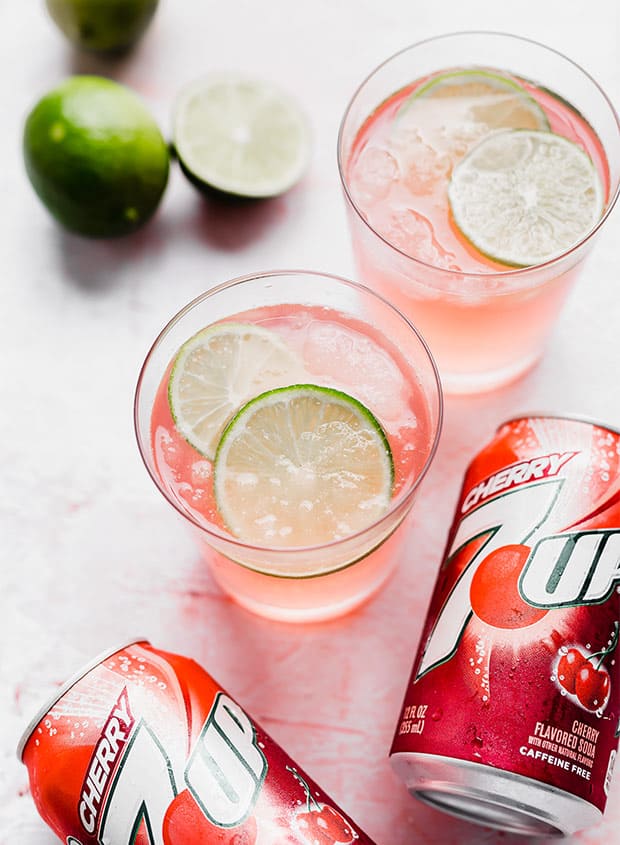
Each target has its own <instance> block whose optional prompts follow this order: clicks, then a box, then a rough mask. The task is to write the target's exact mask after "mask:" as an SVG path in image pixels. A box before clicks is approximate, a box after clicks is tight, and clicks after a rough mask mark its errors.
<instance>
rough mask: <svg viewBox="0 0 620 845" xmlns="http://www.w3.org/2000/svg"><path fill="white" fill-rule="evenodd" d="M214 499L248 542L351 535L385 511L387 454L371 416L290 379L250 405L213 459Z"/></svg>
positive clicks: (390, 472)
mask: <svg viewBox="0 0 620 845" xmlns="http://www.w3.org/2000/svg"><path fill="white" fill-rule="evenodd" d="M214 474H215V497H216V502H217V505H218V508H219V510H220V513H221V514H222V517H223V518H224V521H225V522H226V524H227V525H228V528H229V529H230V530H231V531H232V532H233V533H234V534H235V535H236V536H237V537H240V538H241V539H243V540H245V541H246V542H251V543H257V544H260V545H268V546H304V545H315V544H318V543H323V542H328V541H330V540H334V539H338V538H341V537H344V536H346V535H349V534H352V533H355V532H356V531H359V530H361V529H363V528H365V527H367V526H368V525H370V524H371V523H372V522H374V521H375V520H377V519H379V518H380V517H381V516H382V515H383V514H384V513H385V512H386V510H387V508H388V506H389V502H390V497H391V494H392V486H393V478H394V465H393V460H392V452H391V449H390V446H389V443H388V441H387V438H386V436H385V433H384V432H383V429H382V428H381V425H380V424H379V422H378V421H377V419H376V418H375V417H374V416H373V414H372V413H371V412H370V411H369V410H368V408H366V407H364V405H362V403H361V402H358V401H357V399H354V398H353V397H352V396H349V395H348V394H347V393H343V392H341V391H339V390H334V389H331V388H328V387H319V386H317V385H313V384H298V385H294V386H291V387H284V388H281V389H279V390H271V391H267V392H266V393H263V394H262V395H260V396H257V397H256V398H255V399H253V400H252V401H250V402H248V404H247V405H245V406H244V407H243V408H242V409H241V410H240V411H239V412H238V413H237V415H236V416H235V417H234V418H233V419H232V420H231V421H230V423H229V424H228V426H227V427H226V429H225V430H224V433H223V434H222V439H221V441H220V444H219V446H218V449H217V454H216V457H215V468H214Z"/></svg>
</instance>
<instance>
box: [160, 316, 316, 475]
mask: <svg viewBox="0 0 620 845" xmlns="http://www.w3.org/2000/svg"><path fill="white" fill-rule="evenodd" d="M224 337H229V338H230V339H231V341H232V342H233V343H234V339H237V340H238V341H239V344H240V348H239V353H238V355H237V356H236V360H235V361H232V362H231V361H229V360H220V361H218V360H217V358H218V355H217V352H215V351H214V352H213V353H212V355H213V357H212V358H211V364H212V368H211V371H209V370H206V372H203V373H200V372H198V373H193V374H191V375H192V377H193V378H194V379H196V380H198V381H200V380H201V379H202V380H203V384H201V385H200V393H202V395H199V396H198V397H196V398H195V399H190V400H185V399H184V398H183V396H182V388H183V378H184V377H187V375H188V361H189V358H190V356H191V355H192V353H193V352H196V351H199V350H201V349H205V350H206V349H207V348H208V347H209V345H210V344H211V342H212V341H214V340H216V339H218V338H224ZM243 338H246V339H249V343H251V344H252V346H253V350H252V351H253V352H254V354H251V355H249V354H247V352H249V348H248V350H247V352H246V354H245V356H244V352H243V349H242V348H241V346H242V345H243V343H244V341H243ZM259 352H260V354H261V355H262V357H256V354H257V353H259ZM244 358H245V360H244ZM270 362H271V367H269V366H267V365H268V364H269V363H270ZM231 363H232V364H234V368H231V367H230V366H229V365H230V364H231ZM302 372H304V367H303V364H302V363H301V361H300V360H299V359H298V358H297V356H296V355H295V354H294V353H293V351H292V350H291V349H290V348H289V347H288V346H287V345H286V344H285V343H284V342H283V341H282V340H281V338H280V337H279V336H278V335H277V334H275V333H274V332H271V331H269V330H268V329H265V328H263V327H262V326H257V325H254V324H252V323H239V322H232V321H231V322H224V323H217V324H214V325H212V326H208V327H207V328H206V329H201V330H200V331H199V332H197V333H196V334H195V335H193V336H192V337H191V338H190V339H189V340H187V341H186V342H185V343H184V344H183V346H181V348H180V349H179V351H178V352H177V354H176V357H175V359H174V361H173V364H172V368H171V371H170V377H169V380H168V405H169V408H170V413H171V416H172V419H173V421H174V424H175V426H176V428H177V430H178V431H179V433H180V434H181V435H182V436H183V438H184V439H185V440H186V441H187V442H188V443H189V444H190V446H192V447H193V448H194V449H196V451H197V452H199V453H200V454H201V455H203V456H204V457H206V458H208V459H209V460H213V459H214V456H215V451H216V448H217V444H218V442H219V439H220V436H221V433H222V431H223V429H224V428H225V426H226V424H227V423H228V421H229V420H230V419H231V417H232V416H234V415H235V413H236V412H237V410H238V409H239V407H240V406H242V405H243V404H244V403H245V402H247V401H248V399H249V398H250V397H251V396H253V395H256V392H257V391H256V389H255V388H256V385H258V386H259V387H258V392H261V387H262V389H263V390H264V388H265V387H267V386H270V387H271V385H272V384H273V382H276V383H277V385H278V386H281V385H282V384H283V383H285V382H286V380H287V377H288V378H289V379H290V381H297V380H298V378H299V376H300V374H301V373H302ZM209 375H211V378H209ZM218 376H219V377H220V378H219V380H218ZM235 380H241V382H243V381H244V380H245V385H243V387H244V389H239V385H236V384H235ZM235 388H236V389H235ZM209 389H210V391H211V392H210V393H209V392H208V391H209ZM187 401H191V402H195V403H196V404H198V406H200V403H202V404H203V406H205V405H207V404H208V403H209V401H211V402H212V403H213V404H214V407H212V408H211V409H210V411H209V414H207V415H205V421H206V417H207V416H210V420H209V422H208V424H207V430H206V432H204V433H199V432H198V431H197V426H198V423H197V422H196V420H195V419H192V417H195V415H196V413H199V410H197V408H196V405H194V406H193V408H192V409H190V411H191V412H190V413H189V414H188V413H187V411H186V408H187Z"/></svg>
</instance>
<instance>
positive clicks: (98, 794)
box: [18, 641, 373, 845]
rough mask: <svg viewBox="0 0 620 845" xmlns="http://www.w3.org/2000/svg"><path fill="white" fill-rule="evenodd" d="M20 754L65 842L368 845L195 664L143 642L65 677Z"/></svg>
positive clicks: (42, 807)
mask: <svg viewBox="0 0 620 845" xmlns="http://www.w3.org/2000/svg"><path fill="white" fill-rule="evenodd" d="M18 754H19V755H20V757H21V758H22V759H23V761H24V763H25V764H26V766H27V767H28V771H29V775H30V785H31V791H32V796H33V798H34V801H35V803H36V805H37V809H38V810H39V813H40V814H41V816H42V818H43V819H44V820H45V821H46V822H47V824H48V825H49V826H50V827H51V828H52V830H54V831H55V833H56V834H57V835H58V836H59V837H60V839H61V840H62V842H64V843H65V845H95V843H97V845H276V843H277V845H353V843H357V845H373V843H372V842H371V840H370V839H369V838H368V837H367V836H366V835H365V834H364V833H362V832H361V831H360V829H359V828H358V827H357V825H354V824H353V822H352V821H351V820H350V819H349V818H347V817H346V816H345V815H344V814H343V813H342V812H341V811H340V810H339V809H338V808H337V806H336V805H335V804H334V802H333V801H331V800H330V799H329V798H328V797H327V796H326V795H325V794H324V793H323V792H321V790H320V789H319V787H318V786H317V785H316V784H315V783H314V782H313V781H312V780H311V779H310V778H309V777H308V776H307V775H306V774H304V772H303V771H302V770H301V769H300V768H298V767H297V766H296V765H295V763H294V762H293V761H292V760H291V759H290V757H288V756H287V755H286V754H285V752H284V751H283V750H282V749H281V748H280V747H279V746H278V745H277V744H276V743H275V742H274V741H273V740H272V739H271V738H270V737H269V736H268V735H267V734H266V733H264V732H263V731H262V730H261V728H260V727H259V726H258V725H257V724H256V723H255V722H253V721H252V719H251V718H250V717H249V716H248V715H247V714H246V713H245V711H244V710H242V708H241V707H239V705H238V704H237V703H236V702H235V701H233V700H232V699H231V698H230V697H229V696H228V695H227V694H226V693H225V692H224V690H223V689H222V688H221V687H220V686H219V685H218V684H217V683H216V682H215V681H214V680H213V679H212V678H211V677H210V675H208V674H207V673H206V672H205V671H204V670H203V669H201V668H200V666H198V664H196V663H194V661H193V660H188V659H187V658H185V657H179V656H178V655H175V654H170V653H167V652H164V651H159V650H157V649H155V648H153V647H152V646H151V645H150V644H149V643H148V642H145V641H140V642H134V643H131V644H130V645H127V646H125V647H123V648H119V649H116V650H114V651H110V652H108V653H107V654H104V655H102V656H101V657H99V658H97V659H96V660H95V661H94V662H93V663H92V664H91V665H89V666H87V667H86V668H85V669H84V670H83V671H82V672H81V673H80V674H79V675H78V676H76V677H75V678H73V679H71V680H70V681H69V682H68V683H67V684H65V686H64V687H63V688H62V689H61V690H60V691H59V692H58V694H57V695H56V696H55V698H54V700H53V701H52V702H50V703H49V704H48V705H46V706H45V707H44V708H43V709H42V711H41V712H40V714H39V715H38V716H37V717H36V718H35V719H34V720H33V722H32V723H31V724H30V726H29V727H28V729H27V730H26V732H25V734H24V736H23V738H22V741H21V742H20V745H19V749H18Z"/></svg>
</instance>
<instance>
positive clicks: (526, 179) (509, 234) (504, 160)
mask: <svg viewBox="0 0 620 845" xmlns="http://www.w3.org/2000/svg"><path fill="white" fill-rule="evenodd" d="M448 199H449V201H450V207H451V209H452V214H453V216H454V221H455V223H456V225H457V226H458V228H459V229H460V231H461V232H462V233H463V235H464V236H465V237H466V238H467V239H468V240H469V241H471V243H472V244H473V245H474V246H475V247H476V249H478V250H479V251H480V252H482V253H483V254H484V255H487V256H488V257H490V258H492V259H493V260H495V261H498V262H500V263H502V264H508V265H513V266H515V267H527V266H530V265H532V264H540V263H541V262H544V261H548V260H550V259H551V258H554V257H556V256H558V255H561V254H562V253H563V252H565V251H566V250H567V249H570V247H571V246H573V245H574V244H576V243H578V242H579V241H580V240H581V239H582V238H583V237H584V236H585V235H587V233H588V232H589V231H590V229H592V227H593V226H594V225H595V224H596V223H597V222H598V220H599V219H600V217H601V214H602V213H603V208H604V202H605V200H604V194H603V187H602V185H601V180H600V178H599V175H598V173H597V171H596V168H595V166H594V164H593V163H592V160H591V159H590V157H589V156H588V155H587V154H586V153H585V152H584V151H583V150H582V149H581V147H579V146H577V144H574V143H572V141H569V140H567V139H566V138H563V137H562V136H560V135H555V134H553V133H552V132H533V131H528V130H523V131H520V130H516V131H511V130H505V131H503V132H497V133H494V134H493V135H490V136H489V137H488V138H485V139H484V140H483V141H481V142H480V143H479V144H478V145H477V146H476V147H474V149H473V150H472V151H471V152H470V154H469V155H468V156H466V157H465V158H464V159H463V160H462V161H461V162H460V163H459V164H458V165H457V166H456V167H455V168H454V170H453V172H452V179H451V181H450V184H449V186H448Z"/></svg>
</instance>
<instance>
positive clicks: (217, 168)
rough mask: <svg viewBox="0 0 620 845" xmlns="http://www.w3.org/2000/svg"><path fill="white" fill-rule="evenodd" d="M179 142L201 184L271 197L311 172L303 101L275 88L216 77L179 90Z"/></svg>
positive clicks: (183, 159) (176, 127) (187, 164)
mask: <svg viewBox="0 0 620 845" xmlns="http://www.w3.org/2000/svg"><path fill="white" fill-rule="evenodd" d="M174 145H175V148H176V151H177V155H178V157H179V161H180V162H181V165H182V167H183V169H184V170H185V172H186V174H187V175H188V176H189V178H190V179H191V180H192V181H193V182H194V183H196V184H197V185H198V186H199V187H207V188H215V189H217V190H219V191H223V192H225V193H228V194H235V195H237V196H242V197H271V196H276V195H278V194H281V193H283V192H284V191H286V190H288V189H289V188H291V187H292V186H293V185H294V184H295V183H296V182H297V181H298V180H299V179H300V178H301V176H302V175H303V173H304V171H305V170H306V167H307V165H308V161H309V157H310V131H309V128H308V124H307V121H306V118H305V116H304V114H303V113H302V111H301V110H300V108H299V106H298V105H297V103H296V102H295V100H293V99H292V98H291V97H289V96H288V95H287V94H285V93H284V92H283V91H281V90H280V89H279V88H276V87H275V86H274V85H271V84H269V83H266V82H262V81H257V80H255V79H248V78H245V77H242V76H237V75H232V74H213V75H210V76H208V77H206V78H204V79H200V80H198V81H197V82H194V83H193V84H191V85H189V86H188V87H187V88H185V89H184V90H183V91H182V92H181V94H180V95H179V98H178V100H177V103H176V108H175V114H174Z"/></svg>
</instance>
